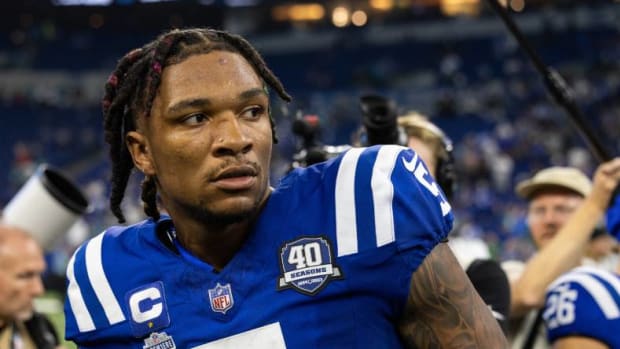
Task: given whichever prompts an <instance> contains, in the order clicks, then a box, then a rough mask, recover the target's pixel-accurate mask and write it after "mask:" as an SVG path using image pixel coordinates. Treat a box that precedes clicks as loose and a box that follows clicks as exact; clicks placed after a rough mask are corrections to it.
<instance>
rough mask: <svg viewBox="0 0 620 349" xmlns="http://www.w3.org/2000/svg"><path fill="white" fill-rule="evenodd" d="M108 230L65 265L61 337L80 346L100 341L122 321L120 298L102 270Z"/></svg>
mask: <svg viewBox="0 0 620 349" xmlns="http://www.w3.org/2000/svg"><path fill="white" fill-rule="evenodd" d="M115 233H117V232H116V228H111V229H109V230H107V231H105V232H103V233H101V234H99V235H97V236H95V237H94V238H92V239H90V240H88V241H87V242H85V243H84V244H83V245H82V246H80V247H79V248H78V249H77V250H76V251H75V252H74V254H73V256H72V257H71V259H70V260H69V263H68V265H67V271H66V276H67V293H66V299H65V328H66V329H65V337H66V338H67V339H69V340H72V341H75V342H77V343H80V342H81V341H84V340H90V339H94V338H103V337H105V336H107V334H106V333H107V332H109V331H110V329H111V328H113V327H114V326H115V325H118V324H121V323H123V322H125V321H126V315H125V313H124V311H123V309H122V299H121V298H120V297H119V296H118V295H117V293H118V292H115V290H114V289H113V287H112V286H111V284H110V282H109V277H108V274H107V273H106V271H105V270H104V264H105V263H104V261H103V259H104V258H103V255H104V253H103V248H104V242H107V241H106V240H108V235H114V234H115Z"/></svg>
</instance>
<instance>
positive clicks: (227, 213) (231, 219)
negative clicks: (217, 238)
mask: <svg viewBox="0 0 620 349" xmlns="http://www.w3.org/2000/svg"><path fill="white" fill-rule="evenodd" d="M258 209H259V202H258V200H256V199H255V198H249V197H236V198H234V199H233V198H230V199H225V200H222V201H220V202H219V205H217V206H215V207H212V208H211V209H210V210H209V211H210V212H211V216H212V217H213V218H215V219H217V220H218V221H219V222H221V223H228V224H232V223H239V222H242V221H244V220H247V219H249V218H251V217H253V216H254V215H255V214H256V212H257V211H258Z"/></svg>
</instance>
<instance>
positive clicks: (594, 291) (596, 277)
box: [543, 195, 620, 349]
mask: <svg viewBox="0 0 620 349" xmlns="http://www.w3.org/2000/svg"><path fill="white" fill-rule="evenodd" d="M607 228H608V229H609V231H610V232H611V234H612V235H609V234H606V233H600V234H599V235H600V236H602V237H605V239H606V240H607V239H608V240H613V242H615V243H616V244H617V240H616V238H617V237H618V236H620V196H618V195H616V198H615V202H614V204H613V205H612V206H611V207H610V209H608V211H607ZM600 230H601V231H603V232H604V229H600ZM608 244H609V243H607V242H605V243H604V245H608ZM612 244H613V243H612ZM546 299H547V301H546V303H545V309H544V312H543V318H544V320H545V324H546V326H547V328H548V330H549V336H548V337H549V342H550V343H551V344H553V347H554V348H555V349H570V348H579V349H613V348H620V336H618V328H620V263H617V264H616V270H615V273H613V272H607V271H602V270H599V269H595V268H592V267H587V266H586V267H579V268H576V269H573V270H571V271H570V272H568V273H566V274H564V275H562V276H561V277H559V278H558V279H557V280H555V281H554V282H553V284H552V285H551V286H550V287H549V289H548V291H547V297H546Z"/></svg>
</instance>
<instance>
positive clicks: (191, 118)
mask: <svg viewBox="0 0 620 349" xmlns="http://www.w3.org/2000/svg"><path fill="white" fill-rule="evenodd" d="M208 118H209V117H208V116H207V115H206V114H204V113H194V114H191V115H188V116H186V117H185V118H183V123H184V124H187V125H198V124H201V123H203V122H205V121H207V119H208Z"/></svg>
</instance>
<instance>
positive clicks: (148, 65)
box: [102, 28, 291, 223]
mask: <svg viewBox="0 0 620 349" xmlns="http://www.w3.org/2000/svg"><path fill="white" fill-rule="evenodd" d="M212 51H228V52H234V53H238V54H240V55H241V56H243V57H244V58H245V59H246V60H247V61H248V62H249V63H250V65H252V67H253V68H254V70H255V71H256V73H257V74H258V75H259V76H260V77H261V78H262V79H263V81H264V83H265V84H266V85H268V86H269V87H271V88H272V89H274V90H275V91H276V92H277V93H278V95H279V96H280V98H282V99H283V100H285V101H287V102H289V101H291V96H290V95H289V94H288V93H287V92H286V90H285V89H284V86H283V85H282V83H281V82H280V80H279V79H278V78H277V77H276V76H275V75H274V73H273V72H272V71H271V70H270V69H269V68H268V67H267V65H266V63H265V61H264V60H263V58H262V57H261V56H260V54H259V53H258V52H257V51H256V49H254V47H252V45H251V44H250V43H249V42H248V41H246V40H245V39H244V38H242V37H241V36H238V35H235V34H230V33H228V32H225V31H220V30H214V29H207V28H194V29H181V30H180V29H174V30H171V31H169V32H166V33H163V34H161V35H160V36H159V37H157V38H156V39H155V40H153V41H152V42H150V43H148V44H146V45H144V46H143V47H141V48H138V49H135V50H133V51H130V52H129V53H127V54H126V55H125V56H124V57H123V58H121V59H120V61H119V62H118V64H117V66H116V69H115V70H114V71H113V72H112V74H111V75H110V77H109V78H108V81H107V82H106V84H105V94H104V97H103V100H102V110H103V119H104V130H105V131H104V132H105V141H106V142H107V143H108V144H109V145H110V158H111V160H112V178H111V184H112V188H111V194H110V209H111V210H112V213H114V215H115V216H116V218H117V219H118V221H119V222H120V223H124V222H125V216H124V215H123V212H122V209H121V207H120V206H121V202H122V201H123V197H124V196H125V190H126V188H127V183H128V181H129V178H130V175H131V171H132V169H133V168H134V164H133V160H132V158H131V154H130V153H129V150H128V148H127V146H126V144H125V136H126V135H127V133H128V132H130V131H133V130H135V129H136V121H137V118H138V117H141V116H144V117H149V116H150V113H151V108H152V106H153V100H154V99H155V97H156V95H157V91H158V89H159V85H160V83H161V75H162V71H163V69H164V68H165V67H166V66H168V65H171V64H175V63H179V62H182V61H183V60H185V59H187V58H188V57H189V56H192V55H195V54H205V53H209V52H212ZM269 120H270V123H271V130H272V137H273V141H274V143H277V138H276V133H275V120H274V119H273V116H272V115H271V113H269ZM141 187H142V195H141V199H142V202H143V204H144V212H145V213H146V215H147V216H149V217H151V218H153V219H154V220H156V221H157V220H159V217H160V214H159V210H158V208H157V187H156V183H155V179H154V178H153V177H150V176H146V177H145V178H144V180H143V182H142V185H141Z"/></svg>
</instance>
